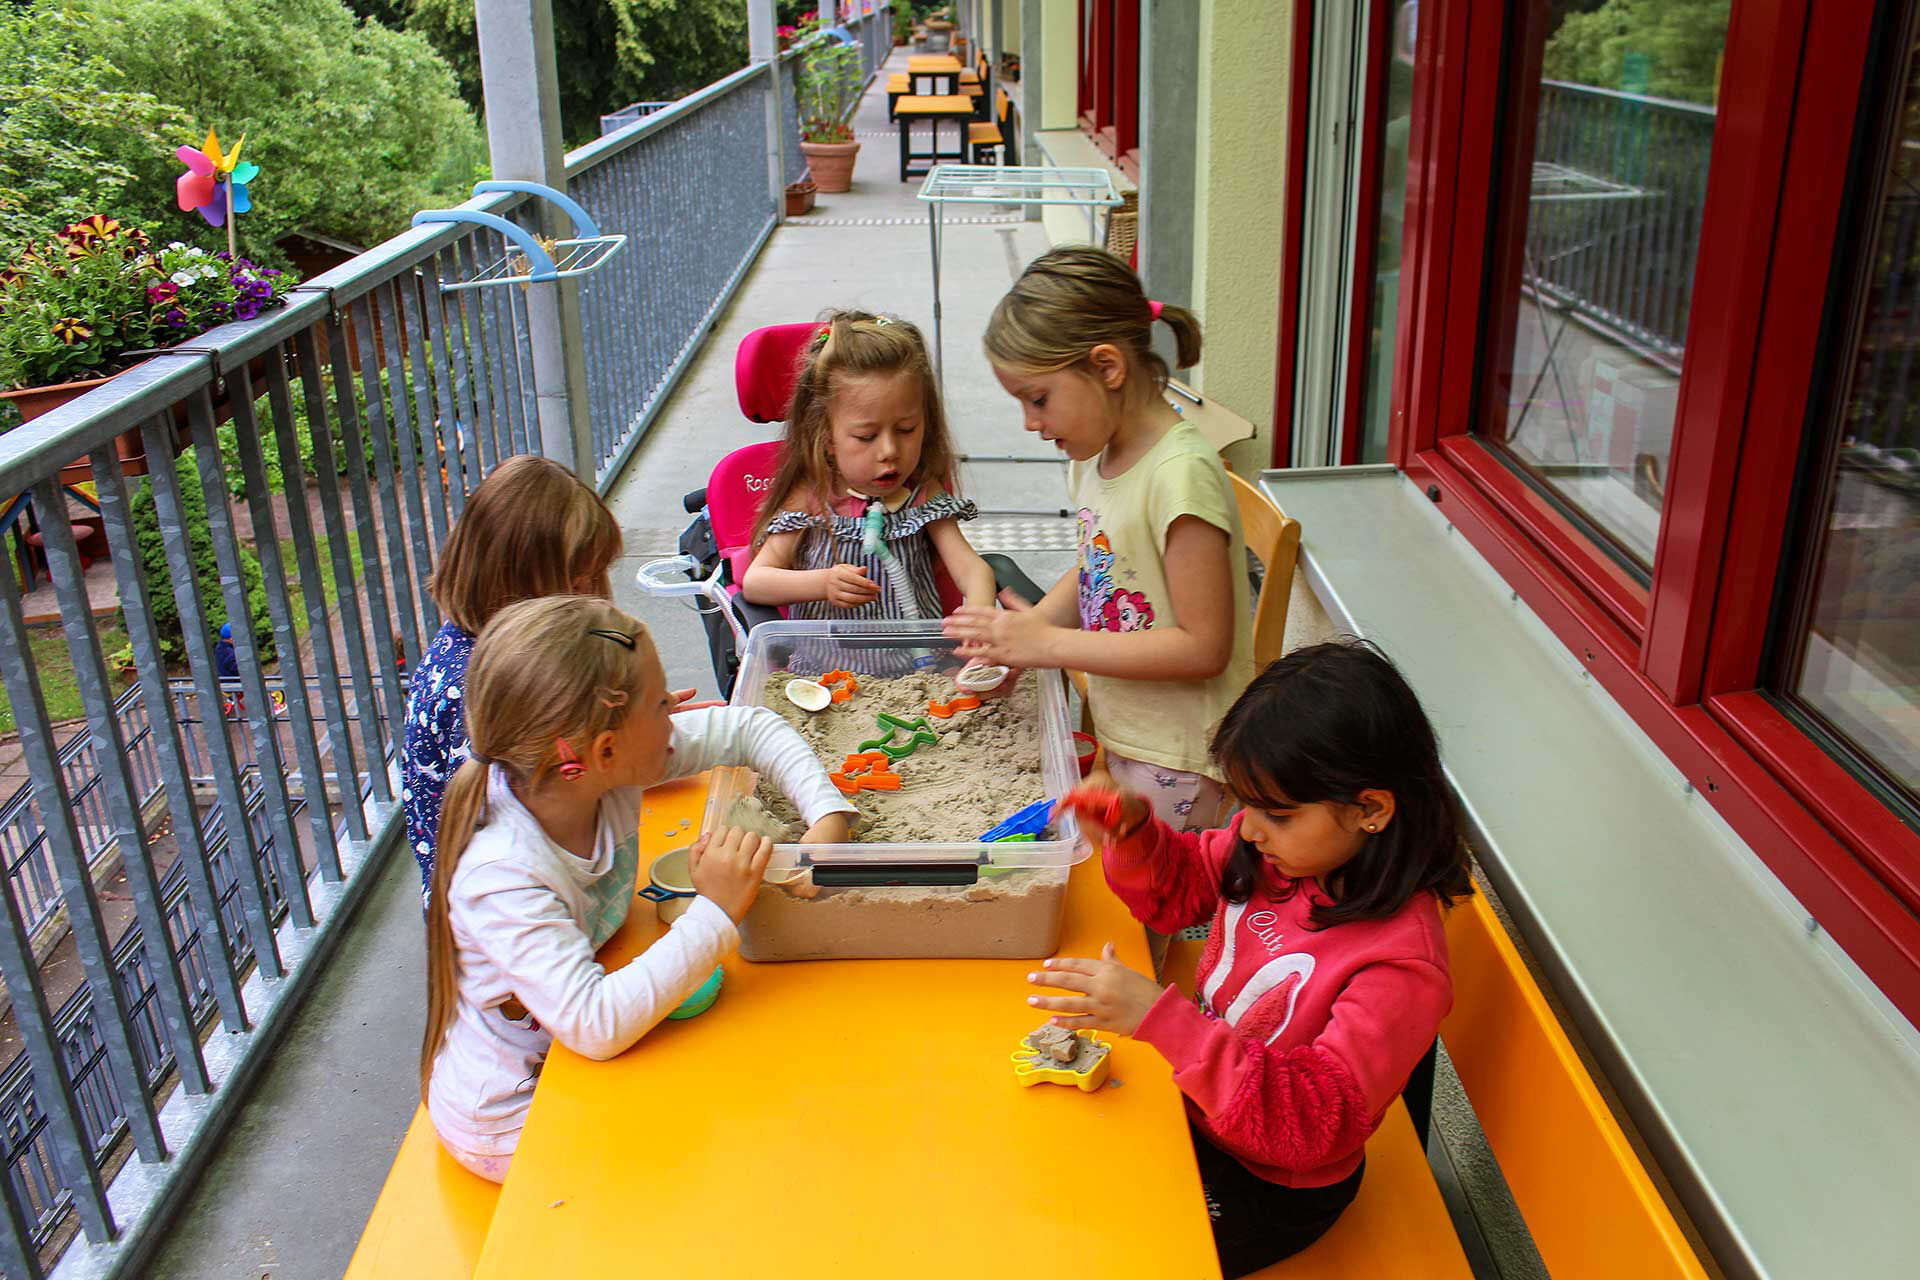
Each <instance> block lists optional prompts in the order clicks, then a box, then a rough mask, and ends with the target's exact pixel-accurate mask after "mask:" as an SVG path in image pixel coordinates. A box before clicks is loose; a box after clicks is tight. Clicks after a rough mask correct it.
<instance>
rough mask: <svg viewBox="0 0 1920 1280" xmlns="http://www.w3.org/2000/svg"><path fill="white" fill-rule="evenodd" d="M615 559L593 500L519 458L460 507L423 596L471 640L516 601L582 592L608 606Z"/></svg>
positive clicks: (609, 531)
mask: <svg viewBox="0 0 1920 1280" xmlns="http://www.w3.org/2000/svg"><path fill="white" fill-rule="evenodd" d="M619 554H620V526H619V525H618V524H617V523H615V521H614V518H613V513H612V512H611V511H608V510H607V504H606V503H604V502H602V501H600V495H599V494H597V493H595V492H594V491H593V489H592V488H591V487H589V486H588V485H585V484H583V483H581V481H580V479H579V477H577V476H575V475H574V474H573V472H571V471H569V470H567V469H566V468H565V467H563V466H561V465H560V464H559V463H557V462H554V461H551V460H550V459H547V458H540V457H535V456H534V455H532V454H520V455H518V456H516V457H512V458H508V459H507V460H506V461H505V462H502V463H501V464H500V465H499V466H497V467H495V468H494V469H493V471H492V473H491V474H490V475H488V476H487V478H486V479H485V480H483V481H481V483H480V487H479V488H478V489H475V490H474V491H473V496H472V497H471V498H468V499H467V507H466V510H465V511H464V512H462V513H461V516H460V520H459V523H457V524H455V525H454V526H453V532H452V533H450V534H448V535H447V541H446V544H445V545H444V546H442V547H441V548H440V560H439V562H438V563H437V564H435V565H434V566H433V579H432V581H431V582H430V583H429V584H428V590H430V591H431V592H432V593H433V602H434V603H435V604H437V605H439V606H440V612H441V613H443V614H445V615H446V617H447V619H448V620H449V621H450V622H452V623H453V624H454V625H455V626H457V627H459V628H460V629H461V630H463V631H466V632H469V633H471V634H473V635H476V636H477V635H479V634H480V632H481V631H482V630H484V629H485V627H486V625H487V623H488V622H489V621H491V620H492V618H493V615H494V614H496V613H498V612H500V610H502V609H504V608H506V607H507V606H508V605H510V604H514V603H516V602H517V601H521V600H533V599H537V598H539V597H540V596H556V595H570V594H572V593H574V592H576V591H582V590H584V591H588V592H591V593H592V594H594V595H598V596H605V597H609V598H611V597H612V595H613V584H612V583H611V582H610V581H609V580H608V577H607V570H608V568H609V567H610V566H611V565H612V564H613V562H614V560H615V558H617V557H618V556H619Z"/></svg>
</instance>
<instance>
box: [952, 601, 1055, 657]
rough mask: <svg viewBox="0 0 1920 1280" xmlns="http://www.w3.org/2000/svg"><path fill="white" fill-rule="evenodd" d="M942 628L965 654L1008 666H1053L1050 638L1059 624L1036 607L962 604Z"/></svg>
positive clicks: (956, 648) (957, 648) (965, 655)
mask: <svg viewBox="0 0 1920 1280" xmlns="http://www.w3.org/2000/svg"><path fill="white" fill-rule="evenodd" d="M941 630H942V631H944V632H945V633H946V635H947V638H948V639H950V640H958V641H959V642H960V643H959V644H958V645H957V646H956V647H955V652H957V653H958V654H959V655H960V656H961V657H963V658H978V659H979V660H980V661H982V662H991V663H997V664H999V665H1001V666H1006V667H1052V666H1058V665H1059V664H1058V663H1056V662H1053V661H1051V660H1050V659H1049V657H1048V654H1047V647H1048V646H1047V641H1048V637H1049V635H1050V633H1052V632H1053V631H1054V630H1056V628H1055V627H1054V625H1053V624H1052V623H1051V622H1048V621H1047V619H1046V615H1045V614H1043V613H1041V612H1040V611H1039V610H1037V609H1027V610H1023V611H1019V612H1011V611H1009V610H1006V609H992V608H988V607H986V606H983V605H977V604H963V605H961V606H960V607H959V608H958V609H955V610H954V611H953V612H952V613H951V614H949V615H947V619H946V621H945V622H944V623H942V624H941Z"/></svg>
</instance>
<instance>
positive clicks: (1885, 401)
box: [1787, 51, 1920, 799]
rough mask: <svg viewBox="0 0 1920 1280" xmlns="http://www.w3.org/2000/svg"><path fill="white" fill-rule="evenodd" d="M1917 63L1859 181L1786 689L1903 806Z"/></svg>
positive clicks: (1918, 706)
mask: <svg viewBox="0 0 1920 1280" xmlns="http://www.w3.org/2000/svg"><path fill="white" fill-rule="evenodd" d="M1916 68H1920V60H1916V58H1915V57H1914V56H1913V54H1912V53H1911V51H1910V52H1909V55H1908V57H1907V59H1906V63H1905V78H1904V80H1903V81H1901V82H1900V84H1899V88H1898V90H1897V91H1896V93H1895V94H1893V95H1892V96H1893V98H1894V106H1893V108H1892V110H1893V116H1892V119H1891V121H1890V122H1889V127H1888V129H1887V132H1888V134H1889V140H1888V143H1887V145H1885V146H1884V147H1882V148H1880V149H1878V150H1877V152H1876V153H1875V154H1874V155H1873V159H1872V161H1871V164H1872V168H1871V169H1870V170H1869V171H1868V172H1867V173H1864V174H1862V175H1861V178H1862V181H1863V186H1864V188H1865V191H1866V194H1867V195H1868V196H1869V197H1871V198H1869V199H1863V200H1862V201H1861V205H1862V207H1863V208H1864V210H1865V216H1866V219H1867V221H1866V223H1865V224H1864V225H1863V226H1862V227H1861V232H1862V237H1863V238H1861V239H1860V240H1858V241H1857V242H1856V243H1859V244H1862V245H1864V246H1865V255H1866V256H1865V258H1864V260H1863V266H1862V268H1861V269H1860V271H1859V274H1860V276H1861V279H1860V281H1859V288H1860V295H1859V296H1860V299H1861V301H1860V305H1859V306H1858V309H1857V311H1856V312H1854V313H1851V314H1850V316H1849V320H1850V328H1851V330H1852V332H1850V333H1849V334H1848V335H1847V336H1848V337H1849V338H1850V339H1851V357H1852V358H1851V361H1850V363H1849V365H1848V366H1847V367H1846V369H1845V370H1844V372H1843V374H1842V378H1843V383H1842V386H1843V395H1842V398H1841V399H1840V401H1839V414H1838V418H1839V421H1838V431H1837V432H1835V433H1834V434H1835V439H1834V440H1833V443H1832V446H1831V447H1830V448H1829V450H1827V451H1826V452H1825V453H1823V454H1822V455H1821V456H1820V458H1819V459H1818V460H1817V461H1816V464H1815V467H1816V470H1815V472H1814V474H1813V476H1811V477H1810V479H1811V481H1812V483H1811V485H1810V486H1809V487H1808V488H1807V490H1806V491H1807V492H1808V493H1809V494H1810V495H1813V497H1812V499H1811V500H1812V501H1814V502H1815V503H1816V504H1817V507H1816V511H1817V516H1816V518H1815V520H1814V522H1813V527H1812V531H1811V533H1810V535H1809V537H1808V538H1807V540H1806V541H1807V545H1806V548H1805V552H1804V557H1805V569H1804V573H1803V578H1804V580H1805V581H1806V584H1807V587H1806V590H1805V592H1804V594H1803V595H1802V597H1801V603H1800V605H1799V609H1800V612H1801V617H1800V619H1799V622H1800V624H1801V626H1800V632H1801V634H1800V637H1799V644H1798V646H1797V652H1796V655H1795V657H1796V661H1795V662H1794V663H1793V664H1792V665H1791V667H1790V669H1789V671H1788V673H1787V688H1788V691H1789V692H1790V694H1792V695H1793V696H1794V697H1795V699H1796V700H1797V701H1798V703H1799V704H1800V706H1801V707H1802V708H1803V709H1804V710H1807V711H1811V712H1813V713H1814V714H1815V715H1816V716H1817V717H1818V718H1819V719H1820V720H1822V721H1824V722H1825V725H1826V727H1827V728H1828V729H1830V730H1832V731H1833V732H1834V733H1836V734H1838V735H1839V736H1840V737H1841V738H1843V739H1844V740H1845V741H1846V743H1847V744H1848V745H1849V747H1850V748H1851V750H1852V751H1854V752H1857V753H1859V754H1860V755H1861V756H1864V757H1865V759H1866V761H1867V762H1868V763H1869V765H1870V767H1871V768H1872V769H1874V770H1875V771H1877V772H1878V773H1879V774H1880V775H1881V776H1882V777H1883V778H1884V779H1885V780H1887V781H1889V782H1890V783H1891V784H1892V785H1893V786H1894V787H1896V788H1898V789H1900V790H1903V791H1904V792H1905V793H1906V794H1907V796H1908V798H1909V799H1916V798H1920V71H1917V70H1916Z"/></svg>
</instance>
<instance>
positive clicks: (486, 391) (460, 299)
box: [452, 236, 501, 476]
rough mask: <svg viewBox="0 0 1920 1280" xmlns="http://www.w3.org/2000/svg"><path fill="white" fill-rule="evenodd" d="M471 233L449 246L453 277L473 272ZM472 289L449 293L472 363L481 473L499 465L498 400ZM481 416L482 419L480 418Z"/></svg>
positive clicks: (480, 312)
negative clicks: (459, 318) (459, 320)
mask: <svg viewBox="0 0 1920 1280" xmlns="http://www.w3.org/2000/svg"><path fill="white" fill-rule="evenodd" d="M473 266H474V262H473V237H471V236H468V237H467V238H466V239H464V240H461V241H459V242H458V243H456V244H455V245H454V247H453V268H454V270H453V274H454V279H456V280H465V279H468V278H469V277H471V276H472V275H473ZM473 292H474V291H473V290H471V289H461V290H458V291H457V292H455V293H454V295H453V299H452V301H453V305H454V306H456V307H458V308H459V311H460V316H461V319H462V321H463V325H462V331H463V333H464V334H465V338H466V348H467V355H468V358H469V359H470V360H471V361H472V363H473V377H472V380H471V381H470V383H469V386H470V387H471V388H472V392H473V399H472V402H471V405H470V409H471V411H472V414H473V431H474V436H475V438H476V439H477V440H478V441H479V448H480V474H481V475H482V476H485V475H486V474H487V473H488V472H490V471H492V470H493V469H494V467H496V466H498V465H499V461H500V411H501V407H500V400H499V392H498V390H497V388H496V387H495V385H494V383H495V380H496V376H497V375H496V371H495V369H494V367H493V366H491V365H490V364H489V363H488V360H487V350H488V346H487V334H486V324H485V320H484V316H485V312H486V308H485V307H484V306H482V305H481V303H480V300H479V299H478V298H475V297H473V296H472V294H473ZM483 419H484V421H483Z"/></svg>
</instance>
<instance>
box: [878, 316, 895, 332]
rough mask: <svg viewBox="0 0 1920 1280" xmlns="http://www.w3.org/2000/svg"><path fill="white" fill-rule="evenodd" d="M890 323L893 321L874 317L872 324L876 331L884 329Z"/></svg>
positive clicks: (883, 317)
mask: <svg viewBox="0 0 1920 1280" xmlns="http://www.w3.org/2000/svg"><path fill="white" fill-rule="evenodd" d="M892 323H893V321H892V320H890V319H888V318H887V317H886V316H875V317H874V318H873V324H874V327H875V328H876V329H884V328H886V327H887V326H888V325H890V324H892Z"/></svg>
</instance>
